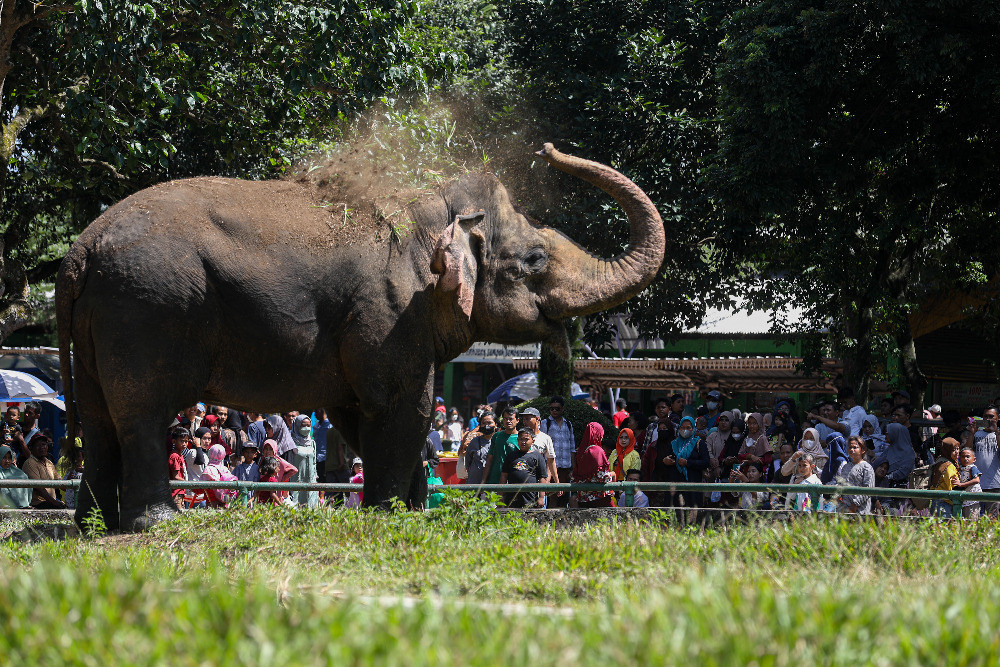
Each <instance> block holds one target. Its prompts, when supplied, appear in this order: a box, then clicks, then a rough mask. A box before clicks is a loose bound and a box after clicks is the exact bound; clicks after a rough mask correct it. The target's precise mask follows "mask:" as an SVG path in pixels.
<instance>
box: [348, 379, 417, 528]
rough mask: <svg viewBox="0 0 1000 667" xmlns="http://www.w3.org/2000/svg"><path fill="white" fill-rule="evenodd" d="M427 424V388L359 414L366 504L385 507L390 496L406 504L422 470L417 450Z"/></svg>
mask: <svg viewBox="0 0 1000 667" xmlns="http://www.w3.org/2000/svg"><path fill="white" fill-rule="evenodd" d="M429 427H430V392H429V391H427V392H426V393H425V395H422V396H421V397H419V398H416V399H413V400H411V401H405V402H404V401H401V402H400V403H399V404H398V405H397V407H394V408H391V409H386V410H385V411H384V412H383V411H378V412H372V413H365V414H363V415H362V418H361V424H360V427H359V436H360V440H361V448H362V454H361V456H362V459H363V461H364V474H365V496H364V505H365V506H366V507H382V508H386V509H387V508H389V507H391V505H392V501H393V499H398V500H399V501H400V502H402V503H404V504H407V501H408V499H409V496H410V487H411V482H412V481H413V480H414V479H419V478H418V477H417V475H418V474H423V470H421V468H422V462H421V457H420V452H421V450H422V449H423V447H424V443H425V441H426V440H427V433H428V429H429ZM425 491H426V489H425Z"/></svg>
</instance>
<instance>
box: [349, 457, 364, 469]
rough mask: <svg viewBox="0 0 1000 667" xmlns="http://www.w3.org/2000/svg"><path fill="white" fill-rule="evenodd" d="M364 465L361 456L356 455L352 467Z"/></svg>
mask: <svg viewBox="0 0 1000 667" xmlns="http://www.w3.org/2000/svg"><path fill="white" fill-rule="evenodd" d="M363 465H364V463H362V462H361V457H360V456H355V457H354V460H353V461H351V467H352V468H353V467H354V466H363Z"/></svg>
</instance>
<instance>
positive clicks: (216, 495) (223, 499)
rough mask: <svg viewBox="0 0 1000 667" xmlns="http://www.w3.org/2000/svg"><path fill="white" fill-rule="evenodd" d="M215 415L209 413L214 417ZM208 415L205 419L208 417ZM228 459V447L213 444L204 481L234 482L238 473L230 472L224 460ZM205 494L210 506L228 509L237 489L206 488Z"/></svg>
mask: <svg viewBox="0 0 1000 667" xmlns="http://www.w3.org/2000/svg"><path fill="white" fill-rule="evenodd" d="M214 416H215V415H208V417H214ZM208 417H206V418H205V419H208ZM225 460H226V448H225V447H223V446H222V445H212V446H211V447H210V448H209V450H208V465H207V466H205V472H203V473H202V474H201V478H200V479H201V480H202V481H204V482H233V481H235V480H236V475H234V474H233V473H231V472H229V468H227V467H226V464H225V463H224V461H225ZM205 495H206V497H207V500H208V506H209V507H218V508H221V509H226V508H228V507H229V503H230V502H231V501H232V500H233V498H235V497H236V489H205Z"/></svg>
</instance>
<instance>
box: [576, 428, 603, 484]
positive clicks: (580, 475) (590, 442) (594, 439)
mask: <svg viewBox="0 0 1000 667" xmlns="http://www.w3.org/2000/svg"><path fill="white" fill-rule="evenodd" d="M602 439H604V427H603V426H601V425H600V424H598V423H597V422H590V423H589V424H587V432H586V433H584V434H583V440H581V441H580V448H579V449H578V450H577V453H576V477H577V479H581V480H584V479H590V478H591V477H596V476H597V473H599V472H608V455H607V454H605V453H604V448H603V447H602V446H601V440H602Z"/></svg>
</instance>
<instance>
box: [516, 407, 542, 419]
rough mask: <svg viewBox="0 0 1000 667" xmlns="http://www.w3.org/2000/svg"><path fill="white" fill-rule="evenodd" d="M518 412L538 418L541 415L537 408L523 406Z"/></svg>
mask: <svg viewBox="0 0 1000 667" xmlns="http://www.w3.org/2000/svg"><path fill="white" fill-rule="evenodd" d="M519 414H522V415H531V416H532V417H538V418H539V419H541V418H542V415H541V414H539V412H538V408H525V409H524V410H521V412H520V413H519Z"/></svg>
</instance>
